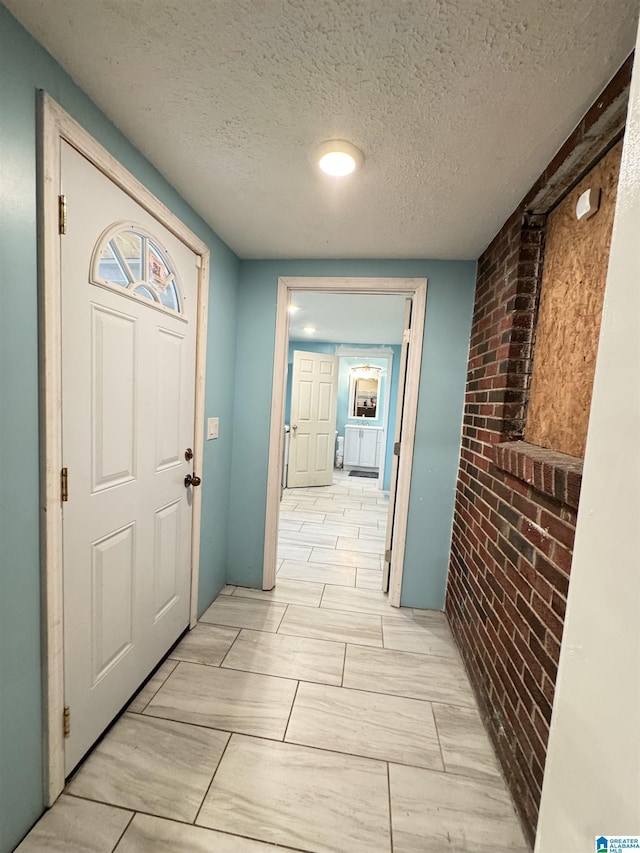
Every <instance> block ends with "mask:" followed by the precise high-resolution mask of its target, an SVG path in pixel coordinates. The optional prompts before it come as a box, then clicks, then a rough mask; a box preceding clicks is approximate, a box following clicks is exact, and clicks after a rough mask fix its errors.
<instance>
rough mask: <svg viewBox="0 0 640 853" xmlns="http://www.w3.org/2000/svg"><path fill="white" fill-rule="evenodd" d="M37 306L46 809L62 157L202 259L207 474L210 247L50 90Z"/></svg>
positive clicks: (200, 382) (200, 423)
mask: <svg viewBox="0 0 640 853" xmlns="http://www.w3.org/2000/svg"><path fill="white" fill-rule="evenodd" d="M37 138H38V177H37V191H38V304H39V309H38V310H39V317H38V323H39V338H40V345H39V376H40V406H39V411H40V416H39V421H40V423H39V428H40V543H41V544H40V564H41V576H42V583H41V588H42V593H41V599H42V605H41V606H42V645H43V655H42V656H43V677H42V678H43V700H44V701H43V705H44V707H43V721H44V753H45V761H44V765H45V779H44V798H45V804H46V805H48V806H50V805H52V804H53V803H54V801H55V800H56V798H57V797H58V795H59V794H60V793H61V792H62V790H63V788H64V783H65V775H64V734H63V715H64V612H63V555H62V503H61V500H60V472H61V469H62V405H61V404H62V329H61V320H62V317H61V296H62V294H61V290H62V282H61V271H60V235H59V231H58V196H59V193H60V177H61V174H60V172H61V168H60V152H61V146H62V143H63V141H66V142H68V143H69V144H70V145H71V146H73V147H74V148H75V149H76V150H77V151H79V152H80V154H82V155H83V156H84V157H86V158H87V160H89V161H90V162H91V163H92V164H93V165H94V166H95V167H96V168H97V169H99V170H100V171H101V172H102V173H103V174H104V175H106V176H107V177H108V178H109V179H110V180H111V181H113V183H114V184H116V185H117V186H118V187H120V189H122V190H123V191H124V192H125V193H126V194H127V195H129V196H130V197H131V198H132V199H133V200H134V201H136V202H137V203H138V204H139V205H140V206H141V207H143V208H144V209H145V210H146V211H147V212H148V213H150V214H151V215H152V216H154V217H155V218H156V219H157V220H158V221H159V222H160V223H162V225H164V226H165V228H167V229H168V230H169V231H171V233H172V234H174V235H175V236H176V237H177V238H178V239H179V240H181V241H182V242H183V243H184V244H185V245H186V246H188V247H189V248H190V249H191V250H192V251H193V252H195V254H197V255H199V256H200V268H199V271H198V309H197V320H196V389H195V390H196V395H195V423H194V444H193V451H194V470H196V471H202V461H203V449H204V389H205V365H206V341H207V302H208V291H209V249H208V247H207V245H206V244H205V243H203V242H202V240H200V239H199V238H198V237H196V235H195V234H193V232H191V231H190V230H189V229H188V228H187V227H186V226H185V225H184V224H183V223H182V222H181V221H180V220H179V219H178V218H177V217H176V216H175V214H173V213H172V212H171V211H170V210H169V208H167V207H165V205H164V204H162V203H161V202H160V201H158V199H157V198H155V196H154V195H152V194H151V192H149V190H148V189H147V188H146V187H145V186H143V184H141V183H140V181H138V180H137V179H136V178H134V176H133V175H132V174H131V173H130V172H128V171H127V170H126V169H125V168H124V166H122V165H121V164H120V163H119V162H118V161H117V160H116V159H115V158H114V157H112V156H111V154H109V152H108V151H107V150H106V149H104V148H103V147H102V146H101V145H100V144H99V143H98V142H96V140H95V139H93V137H92V136H90V135H89V133H87V131H86V130H84V128H83V127H81V126H80V125H79V124H78V123H77V122H76V121H74V119H72V118H71V116H70V115H69V114H68V113H66V112H65V111H64V110H63V109H62V107H60V105H59V104H58V103H56V101H54V100H53V99H52V98H51V97H50V96H49V95H47V94H46V93H45V92H40V93H39V98H38V134H37ZM201 505H202V497H201V491H200V489H194V494H193V520H192V529H191V597H190V625H191V627H193V625H194V624H195V622H196V619H197V603H198V573H199V561H200V512H201Z"/></svg>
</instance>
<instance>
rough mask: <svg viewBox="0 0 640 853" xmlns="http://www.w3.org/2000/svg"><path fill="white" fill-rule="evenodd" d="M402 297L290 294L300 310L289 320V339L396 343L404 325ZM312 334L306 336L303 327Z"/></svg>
mask: <svg viewBox="0 0 640 853" xmlns="http://www.w3.org/2000/svg"><path fill="white" fill-rule="evenodd" d="M405 300H406V297H405V296H403V295H400V296H398V295H386V296H382V295H377V296H371V295H365V294H355V293H318V292H313V291H307V292H304V293H294V294H293V296H292V299H291V302H292V303H293V304H294V305H299V306H300V310H299V311H296V313H295V314H291V315H290V318H289V339H290V340H292V341H295V340H314V341H328V342H331V343H336V344H399V343H400V342H401V341H402V327H403V324H404V303H405ZM307 325H309V326H313V327H314V328H315V329H316V331H315V334H313V335H307V334H306V332H305V331H304V327H305V326H307Z"/></svg>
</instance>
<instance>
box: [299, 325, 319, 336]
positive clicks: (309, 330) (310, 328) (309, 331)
mask: <svg viewBox="0 0 640 853" xmlns="http://www.w3.org/2000/svg"><path fill="white" fill-rule="evenodd" d="M302 331H303V332H306V334H307V335H313V334H315V331H316V327H315V326H305V327H304V329H303V330H302Z"/></svg>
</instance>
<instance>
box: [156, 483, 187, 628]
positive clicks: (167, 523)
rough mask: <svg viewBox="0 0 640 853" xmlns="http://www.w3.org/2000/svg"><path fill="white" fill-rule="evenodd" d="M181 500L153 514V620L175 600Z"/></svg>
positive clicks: (159, 616) (177, 589)
mask: <svg viewBox="0 0 640 853" xmlns="http://www.w3.org/2000/svg"><path fill="white" fill-rule="evenodd" d="M181 504H182V500H177V501H172V502H171V503H170V504H168V505H167V506H163V507H162V508H161V509H159V510H158V511H157V512H156V515H155V535H154V552H155V553H154V560H153V599H154V622H157V621H158V620H159V619H161V618H162V616H164V614H165V613H166V612H167V610H168V609H169V608H170V607H171V605H172V604H173V603H174V602H175V601H176V600H177V597H178V591H179V577H178V575H179V571H180V567H181V560H180V509H181Z"/></svg>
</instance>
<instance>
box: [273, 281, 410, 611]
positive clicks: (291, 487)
mask: <svg viewBox="0 0 640 853" xmlns="http://www.w3.org/2000/svg"><path fill="white" fill-rule="evenodd" d="M425 305H426V281H425V280H424V279H313V278H286V279H280V280H279V292H278V309H277V320H276V352H275V361H274V387H273V400H272V419H271V441H270V456H269V478H268V496H267V522H266V524H267V526H266V531H265V533H266V535H265V562H264V567H265V568H264V576H263V588H264V589H271V588H273V586H274V585H275V584H276V583H277V581H278V580H280V581H288V582H290V581H298V582H300V581H308V582H315V583H325V584H328V585H330V586H331V587H332V589H331V590H330V591H332V592H335V591H336V590H338V593H339V588H343V589H344V588H347V587H350V588H360V589H366V590H372V591H376V592H380V593H382V592H387V591H388V593H389V602H388V603H389V604H392V605H394V606H400V600H401V592H402V569H403V561H404V545H405V539H406V522H407V512H408V499H409V485H410V478H411V467H412V459H413V437H414V434H415V416H416V409H417V393H418V382H419V375H420V362H421V354H422V338H423V328H424V313H425ZM338 593H337V594H338ZM380 597H381V600H382V595H381V596H380Z"/></svg>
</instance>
